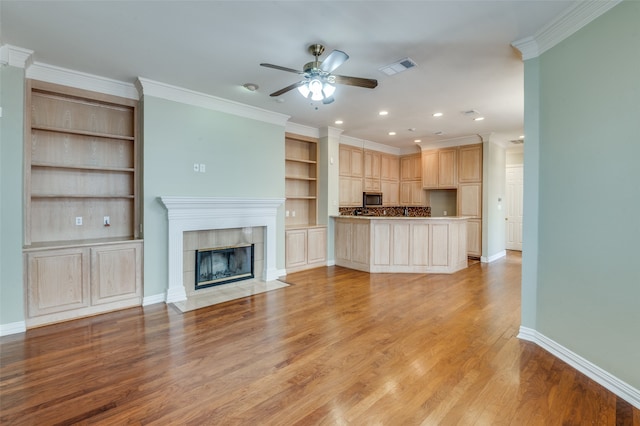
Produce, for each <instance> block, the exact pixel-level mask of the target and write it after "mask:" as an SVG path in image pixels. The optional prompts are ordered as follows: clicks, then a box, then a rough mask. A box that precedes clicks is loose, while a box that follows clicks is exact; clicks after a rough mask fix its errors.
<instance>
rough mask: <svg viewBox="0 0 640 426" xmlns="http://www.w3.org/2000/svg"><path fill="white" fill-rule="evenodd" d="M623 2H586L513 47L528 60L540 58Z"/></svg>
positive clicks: (514, 43)
mask: <svg viewBox="0 0 640 426" xmlns="http://www.w3.org/2000/svg"><path fill="white" fill-rule="evenodd" d="M621 1H622V0H589V1H587V0H584V1H579V2H576V5H575V6H573V7H570V8H569V9H567V10H565V11H564V12H563V13H562V14H560V15H559V16H558V17H557V18H556V19H554V20H553V21H551V22H549V23H548V24H547V25H545V26H544V27H542V28H541V29H540V30H538V31H537V32H536V33H535V34H534V35H533V36H532V37H525V38H522V39H520V40H516V41H514V42H513V43H511V45H512V46H513V47H515V48H516V49H518V50H520V52H521V53H522V59H523V60H527V59H531V58H535V57H537V56H540V55H541V54H543V53H544V52H546V51H547V50H549V49H551V48H552V47H554V46H555V45H557V44H558V43H560V42H561V41H563V40H565V39H566V38H568V37H569V36H571V35H573V34H574V33H576V32H577V31H578V30H579V29H581V28H582V27H584V26H585V25H587V24H588V23H590V22H591V21H593V20H594V19H596V18H598V17H599V16H601V15H603V14H604V13H605V12H607V11H608V10H610V9H611V8H613V7H614V6H616V5H617V4H618V3H620V2H621Z"/></svg>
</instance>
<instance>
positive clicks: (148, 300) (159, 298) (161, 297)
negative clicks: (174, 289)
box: [142, 293, 167, 306]
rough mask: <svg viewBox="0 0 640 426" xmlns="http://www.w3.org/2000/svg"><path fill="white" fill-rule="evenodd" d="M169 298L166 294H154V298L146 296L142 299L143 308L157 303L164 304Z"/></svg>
mask: <svg viewBox="0 0 640 426" xmlns="http://www.w3.org/2000/svg"><path fill="white" fill-rule="evenodd" d="M166 298H167V296H166V294H165V293H160V294H154V295H153V296H145V297H144V298H143V299H142V306H149V305H153V304H156V303H164V301H165V300H166Z"/></svg>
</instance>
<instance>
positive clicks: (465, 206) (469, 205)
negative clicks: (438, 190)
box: [458, 183, 482, 217]
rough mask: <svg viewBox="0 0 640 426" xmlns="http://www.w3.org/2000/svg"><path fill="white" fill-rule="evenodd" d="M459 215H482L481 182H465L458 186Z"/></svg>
mask: <svg viewBox="0 0 640 426" xmlns="http://www.w3.org/2000/svg"><path fill="white" fill-rule="evenodd" d="M458 215H459V216H471V217H481V216H482V184H481V183H464V184H460V185H459V186H458Z"/></svg>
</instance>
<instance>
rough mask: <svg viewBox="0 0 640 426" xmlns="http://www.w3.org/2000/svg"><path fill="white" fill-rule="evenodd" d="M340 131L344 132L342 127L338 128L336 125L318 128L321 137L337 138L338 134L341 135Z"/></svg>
mask: <svg viewBox="0 0 640 426" xmlns="http://www.w3.org/2000/svg"><path fill="white" fill-rule="evenodd" d="M342 132H344V129H338V128H337V127H330V126H328V127H325V128H322V129H319V133H320V137H321V138H339V137H340V135H342Z"/></svg>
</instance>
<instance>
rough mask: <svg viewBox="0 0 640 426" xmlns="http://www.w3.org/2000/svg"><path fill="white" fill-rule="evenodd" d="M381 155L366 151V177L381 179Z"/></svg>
mask: <svg viewBox="0 0 640 426" xmlns="http://www.w3.org/2000/svg"><path fill="white" fill-rule="evenodd" d="M380 160H381V158H380V153H379V152H375V151H369V150H365V151H364V177H365V178H374V179H380Z"/></svg>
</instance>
